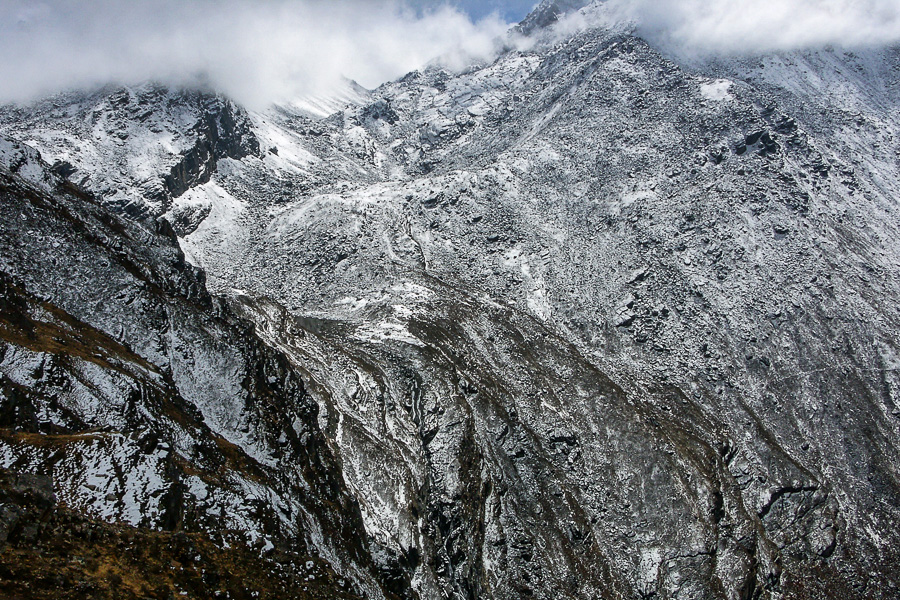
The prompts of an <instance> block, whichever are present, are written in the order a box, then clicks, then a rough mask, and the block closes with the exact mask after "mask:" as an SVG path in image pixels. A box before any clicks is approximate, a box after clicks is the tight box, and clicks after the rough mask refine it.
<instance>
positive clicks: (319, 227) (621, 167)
mask: <svg viewBox="0 0 900 600" xmlns="http://www.w3.org/2000/svg"><path fill="white" fill-rule="evenodd" d="M588 4H589V3H588V2H562V1H559V0H558V1H556V2H549V1H548V2H544V3H542V4H541V5H540V6H539V7H538V8H537V9H536V11H535V13H533V14H532V15H531V16H529V18H528V19H526V21H525V22H523V24H522V25H521V26H520V28H519V29H520V32H524V33H528V34H530V35H532V36H533V43H532V44H519V45H517V46H516V47H517V48H519V49H515V48H511V49H509V50H508V51H506V52H505V53H503V54H502V55H501V56H499V57H498V58H497V60H496V61H494V62H492V63H490V64H479V65H473V66H472V67H471V68H469V69H467V70H465V71H463V72H461V73H456V72H450V71H447V70H444V69H441V68H438V67H431V68H429V69H426V70H424V71H422V72H416V73H411V74H409V75H407V76H406V77H404V78H402V79H400V80H398V81H395V82H391V83H388V84H385V85H383V86H381V87H380V88H379V89H377V90H373V91H367V90H363V89H361V88H359V87H358V86H356V85H355V84H352V82H347V84H346V89H344V90H341V91H339V92H337V93H336V94H335V95H334V96H332V97H329V98H324V99H320V100H316V99H313V100H305V101H302V102H297V103H295V104H292V105H289V106H278V107H273V108H271V109H269V110H267V111H263V112H250V111H247V110H244V109H242V108H241V107H239V106H236V105H235V104H234V103H233V102H231V101H229V100H228V99H226V98H223V97H221V96H218V95H216V94H214V93H210V92H188V91H180V90H173V89H168V88H165V87H163V86H159V85H149V84H148V85H144V86H140V87H134V88H120V89H107V90H101V91H99V92H95V93H71V94H67V95H61V96H56V97H53V98H50V99H47V100H44V101H42V102H40V103H37V104H34V105H32V106H27V107H9V108H6V109H3V110H2V111H0V133H2V134H3V135H5V136H7V137H9V138H11V139H15V140H17V141H16V142H12V141H4V142H2V144H3V145H2V146H0V151H2V157H3V162H2V164H0V168H2V172H3V177H4V183H3V195H4V202H3V206H4V207H5V208H4V209H3V210H4V212H5V215H4V217H3V219H2V221H0V222H2V223H3V225H2V228H0V233H2V235H0V243H2V244H3V250H2V253H0V257H2V258H0V272H2V274H3V278H4V283H3V285H4V287H3V290H4V293H3V298H4V302H5V303H6V304H4V306H5V307H10V308H4V312H3V314H4V322H3V328H2V329H0V335H2V340H3V341H2V343H3V346H2V348H3V350H2V352H0V373H2V374H3V379H2V381H3V388H2V390H3V391H2V395H0V399H2V402H3V405H2V413H3V414H4V415H7V416H5V417H4V421H3V425H4V427H6V429H4V430H3V431H4V433H3V436H2V438H0V459H2V461H0V462H2V464H0V466H3V467H6V468H11V469H13V470H15V471H25V472H35V473H42V474H46V475H51V476H53V478H54V482H55V486H56V493H57V496H58V497H59V498H60V499H61V500H63V501H64V502H65V503H66V504H67V505H68V506H72V507H76V508H79V509H82V510H84V511H85V512H86V513H88V514H90V515H94V516H95V517H97V518H101V519H106V520H110V521H124V522H126V523H130V524H131V525H134V526H139V527H149V528H162V529H172V528H183V529H185V530H187V531H191V532H203V534H204V535H212V536H221V535H223V534H222V532H223V531H227V532H228V535H229V536H232V537H233V538H234V539H235V540H244V542H245V543H248V544H250V545H253V544H256V546H255V548H256V549H258V550H259V551H260V552H261V553H262V554H263V555H264V556H270V555H272V553H273V552H280V551H282V549H283V548H287V549H290V551H291V552H294V553H295V554H294V555H292V556H295V557H297V556H301V555H302V556H312V555H315V556H316V557H317V558H316V561H317V562H316V564H317V565H318V564H321V565H322V567H321V568H322V569H325V570H326V571H327V573H328V574H329V575H328V577H327V578H326V579H327V581H328V582H334V584H333V586H332V587H331V588H327V589H329V590H345V591H347V590H349V592H347V593H355V594H360V595H362V596H364V597H371V598H377V597H395V596H396V597H408V598H415V597H418V598H423V599H425V598H429V599H430V598H497V599H500V598H523V597H534V598H552V597H564V598H650V597H660V598H728V599H732V598H831V597H836V596H838V595H840V596H845V597H848V598H893V597H895V596H896V595H897V594H898V586H900V579H898V573H900V569H898V566H900V556H898V550H897V548H900V536H898V533H897V529H896V526H895V523H896V522H897V520H898V518H900V514H898V512H900V471H898V465H900V456H898V452H900V395H898V394H900V392H898V390H900V378H898V368H900V358H898V357H900V311H898V308H897V304H896V298H898V297H900V279H898V276H900V225H898V223H900V221H898V219H897V215H898V201H900V143H898V139H900V137H898V136H900V48H888V49H877V50H875V49H873V50H865V51H862V50H859V51H853V52H850V51H845V50H840V49H820V50H809V51H803V52H789V53H779V54H770V55H766V56H763V57H761V58H754V59H729V60H724V59H721V60H715V61H712V60H707V61H702V62H701V61H692V62H686V61H684V60H682V59H677V58H675V57H671V56H667V55H666V54H664V53H663V52H662V51H660V50H659V49H657V48H654V47H653V46H652V45H651V44H649V43H648V42H646V41H645V40H643V39H641V38H639V37H637V36H636V35H634V34H633V33H630V32H629V31H627V30H626V31H620V30H610V29H608V28H604V27H599V26H597V27H588V28H584V29H581V30H578V31H575V32H574V33H570V34H567V35H565V36H564V35H561V34H559V33H557V34H553V33H552V32H551V31H549V30H548V28H550V27H552V26H553V24H554V23H555V22H557V21H558V20H559V19H560V18H561V17H562V16H563V15H565V14H567V13H569V12H571V11H575V10H579V9H582V8H584V7H586V6H587V5H588ZM594 8H596V7H594ZM587 9H588V10H590V9H591V7H589V6H588V7H587ZM523 48H528V49H523ZM332 109H333V112H332ZM329 112H330V113H331V114H327V113H329ZM36 151H39V152H40V155H41V156H42V159H40V158H38V156H37V153H36ZM182 253H183V254H182ZM207 289H208V290H209V292H207ZM210 294H211V295H210ZM7 314H9V315H11V316H10V317H7ZM12 315H18V316H15V317H13V316H12ZM249 323H252V324H253V325H252V327H251V326H250V325H248V324H249ZM27 332H32V333H31V334H27ZM67 336H68V338H70V339H71V340H73V341H71V342H69V343H65V344H64V343H62V342H59V341H58V339H57V338H60V339H66V338H67ZM9 407H13V408H9ZM148 435H152V439H153V440H154V442H153V444H148V443H145V441H142V440H146V439H147V436H148ZM87 440H90V442H88V441H87ZM95 442H96V443H95ZM82 446H83V447H82ZM150 446H152V448H151V447H150ZM148 448H149V449H148ZM248 499H249V500H248ZM172 507H177V508H172ZM235 543H238V542H235ZM293 560H294V562H293V563H291V564H293V565H294V567H296V568H299V567H298V565H305V564H308V563H305V562H304V561H303V560H301V559H299V558H294V559H293ZM298 561H299V562H298ZM289 562H290V561H289ZM338 580H341V581H343V582H344V584H346V586H348V587H344V588H341V587H339V586H338V584H337V583H336V582H337V581H338ZM328 585H331V583H329V584H328ZM322 589H325V588H322ZM211 590H212V588H210V593H211ZM285 593H288V592H285ZM290 593H297V594H299V593H301V592H300V591H295V592H290ZM322 593H331V592H322ZM334 593H335V594H336V593H338V591H334ZM340 593H344V592H340Z"/></svg>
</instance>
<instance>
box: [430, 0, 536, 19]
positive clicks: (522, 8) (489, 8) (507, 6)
mask: <svg viewBox="0 0 900 600" xmlns="http://www.w3.org/2000/svg"><path fill="white" fill-rule="evenodd" d="M537 3H538V0H455V1H454V2H452V4H454V5H455V6H457V7H458V8H459V9H461V10H462V11H464V12H465V13H466V14H468V15H469V16H470V17H471V18H472V19H475V20H478V19H483V18H484V17H486V16H488V15H490V14H492V13H497V14H499V15H500V17H501V18H502V19H503V20H505V21H506V22H508V23H518V22H519V21H521V20H522V19H524V18H525V16H526V15H527V14H528V13H529V12H531V9H533V8H534V6H535V4H537ZM420 4H423V5H425V6H435V5H438V4H440V0H421V2H420Z"/></svg>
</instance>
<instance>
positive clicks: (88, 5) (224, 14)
mask: <svg viewBox="0 0 900 600" xmlns="http://www.w3.org/2000/svg"><path fill="white" fill-rule="evenodd" d="M536 3H537V0H0V103H5V102H27V101H30V100H32V99H36V98H38V97H41V96H45V95H48V94H52V93H56V92H59V91H64V90H69V89H84V88H91V87H96V86H100V85H104V84H108V83H124V84H131V83H141V82H143V81H147V80H154V81H160V82H163V83H168V84H171V85H196V84H197V83H198V82H203V83H204V84H206V85H209V86H212V87H214V88H215V89H216V90H218V91H222V92H224V93H226V94H227V95H229V96H231V97H232V98H234V99H235V100H237V101H238V102H240V103H242V104H244V105H247V106H248V107H250V108H264V107H266V106H268V105H270V104H271V103H273V102H289V101H290V100H292V99H297V98H298V97H302V96H307V95H315V94H322V93H327V91H328V90H330V89H332V88H333V87H334V86H335V85H339V84H341V82H342V81H344V80H343V79H342V78H344V77H346V78H350V79H354V80H356V81H358V82H359V83H361V84H362V85H364V86H366V87H369V88H375V87H377V86H378V85H380V84H381V83H384V82H386V81H390V80H393V79H396V78H398V77H401V76H403V75H405V74H406V73H408V72H410V71H414V70H416V69H420V68H423V67H424V66H426V65H427V64H429V63H431V62H433V61H435V59H439V60H440V62H441V64H442V65H444V66H446V67H447V68H450V69H460V68H463V67H466V66H468V65H471V64H473V63H474V62H478V61H490V60H492V59H493V58H495V57H496V56H497V54H498V53H499V51H500V50H501V49H502V48H503V47H504V45H506V44H508V43H513V44H516V43H521V44H522V46H521V47H523V48H524V47H527V40H526V41H522V40H515V39H512V40H511V39H510V38H509V37H508V31H509V28H510V26H511V24H513V23H515V22H518V21H520V20H521V19H522V18H523V17H524V16H525V15H526V14H527V13H528V12H529V11H530V10H531V8H533V6H534V5H535V4H536ZM623 24H624V25H626V26H629V27H634V28H635V29H636V31H637V32H638V33H639V34H640V35H642V36H643V37H645V38H646V39H647V40H648V41H650V42H651V43H653V44H655V45H656V46H657V47H659V48H662V49H664V50H665V51H667V52H670V53H671V54H673V55H676V56H684V57H697V56H700V57H703V56H723V55H740V54H747V55H752V54H760V53H765V52H774V51H784V50H794V49H802V48H814V47H822V46H825V45H829V44H831V45H837V46H843V47H849V48H856V47H859V46H875V45H887V44H900V0H605V1H604V2H603V3H602V6H599V7H596V8H595V10H594V11H593V13H590V14H588V15H587V16H585V15H575V16H573V17H571V18H568V19H566V20H564V22H562V23H560V24H559V26H558V34H559V35H564V34H565V33H566V32H572V31H574V30H578V29H583V28H586V27H596V26H609V25H623Z"/></svg>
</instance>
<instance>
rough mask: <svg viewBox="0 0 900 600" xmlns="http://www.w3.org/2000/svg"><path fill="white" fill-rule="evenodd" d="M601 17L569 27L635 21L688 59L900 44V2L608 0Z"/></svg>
mask: <svg viewBox="0 0 900 600" xmlns="http://www.w3.org/2000/svg"><path fill="white" fill-rule="evenodd" d="M594 17H595V18H594V19H593V20H591V19H590V18H588V19H587V20H585V18H584V17H583V16H577V15H575V16H573V17H572V18H571V19H568V20H567V23H563V24H561V25H562V26H563V27H564V28H565V27H569V28H571V27H572V26H573V25H577V24H579V23H580V24H581V25H582V26H585V25H591V24H594V25H596V24H598V21H597V19H599V20H600V22H601V23H605V24H614V23H617V24H622V23H625V22H631V23H633V24H634V25H635V27H636V30H637V33H638V34H640V35H641V36H643V37H644V38H646V39H648V40H649V41H650V42H652V43H654V44H655V45H656V46H658V47H661V48H663V49H665V50H668V51H671V52H673V53H675V54H679V55H682V56H686V57H698V56H709V55H715V56H722V55H739V54H743V55H746V54H763V53H766V52H772V51H780V50H797V49H804V48H813V47H822V46H825V45H834V46H840V47H845V48H853V47H863V46H883V45H891V44H897V43H900V0H608V2H606V3H605V4H604V5H603V6H601V7H599V8H598V9H596V10H595V11H594Z"/></svg>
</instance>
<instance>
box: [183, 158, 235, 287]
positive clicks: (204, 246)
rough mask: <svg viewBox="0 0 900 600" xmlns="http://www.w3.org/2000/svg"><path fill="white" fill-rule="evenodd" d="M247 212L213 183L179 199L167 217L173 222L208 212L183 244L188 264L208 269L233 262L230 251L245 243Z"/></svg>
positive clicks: (195, 188)
mask: <svg viewBox="0 0 900 600" xmlns="http://www.w3.org/2000/svg"><path fill="white" fill-rule="evenodd" d="M223 162H224V161H223ZM245 208H246V203H245V202H242V201H240V200H238V199H237V198H235V197H234V196H232V195H231V194H229V193H228V192H227V191H226V190H225V189H224V188H222V187H221V186H220V185H218V184H217V183H216V181H215V180H213V181H210V182H208V183H205V184H203V185H200V186H197V187H194V188H192V189H190V190H188V191H187V192H186V193H185V194H183V195H182V196H180V197H179V198H177V199H176V200H175V202H174V203H173V205H172V210H171V211H170V212H169V213H167V215H166V216H168V217H169V218H172V215H173V214H176V213H178V212H180V211H185V210H194V211H208V215H207V216H206V217H205V218H204V219H203V220H202V221H201V222H200V224H199V226H198V227H197V229H196V230H194V231H193V232H192V233H191V234H189V235H188V236H186V237H184V238H182V240H181V247H182V249H183V250H184V254H185V257H186V258H187V260H189V261H190V262H191V263H193V264H194V265H196V266H198V267H200V268H201V269H207V267H208V266H210V265H212V264H214V263H219V264H224V263H228V262H231V261H233V260H234V257H232V256H231V255H230V254H229V250H230V249H233V248H239V247H241V246H243V245H244V244H245V243H246V231H245V230H244V229H242V227H241V215H242V214H243V212H244V210H245ZM208 270H215V269H208Z"/></svg>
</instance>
